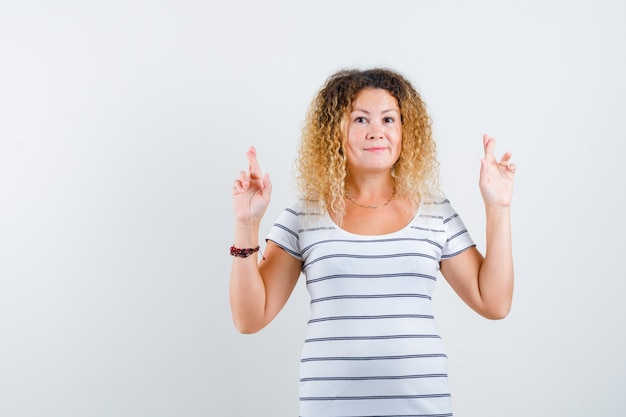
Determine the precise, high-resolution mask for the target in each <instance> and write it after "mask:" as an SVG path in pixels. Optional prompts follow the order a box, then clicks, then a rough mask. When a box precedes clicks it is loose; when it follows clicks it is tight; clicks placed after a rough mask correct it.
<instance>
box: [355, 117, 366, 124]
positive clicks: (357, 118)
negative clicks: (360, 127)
mask: <svg viewBox="0 0 626 417" xmlns="http://www.w3.org/2000/svg"><path fill="white" fill-rule="evenodd" d="M354 122H355V123H366V122H367V120H366V119H365V117H363V116H357V117H355V118H354Z"/></svg>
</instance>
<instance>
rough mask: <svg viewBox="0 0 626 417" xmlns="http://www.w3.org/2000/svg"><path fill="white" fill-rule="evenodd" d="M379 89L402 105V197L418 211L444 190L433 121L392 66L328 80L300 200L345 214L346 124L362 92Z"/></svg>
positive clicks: (308, 129) (314, 108)
mask: <svg viewBox="0 0 626 417" xmlns="http://www.w3.org/2000/svg"><path fill="white" fill-rule="evenodd" d="M378 88H381V89H384V90H386V91H388V92H389V93H390V94H391V95H392V96H394V97H395V98H396V99H397V100H398V106H399V107H400V113H401V121H402V151H401V153H400V158H399V159H398V161H397V162H396V164H395V166H394V168H393V172H392V174H393V176H394V178H395V182H396V183H395V187H396V188H395V190H396V195H397V196H402V197H404V198H406V199H407V200H408V201H409V202H410V203H411V205H412V206H413V208H417V206H418V205H419V202H420V201H421V200H422V199H423V198H424V197H425V196H426V195H427V194H431V193H436V192H438V190H439V163H438V161H437V159H436V145H435V142H434V140H433V138H432V129H431V125H432V121H431V119H430V117H429V116H428V114H427V112H426V105H425V103H424V102H423V101H422V99H421V97H420V95H419V93H418V92H417V91H416V90H415V88H414V87H413V85H412V84H411V83H410V82H409V81H408V80H407V79H406V78H405V77H404V76H403V75H401V74H399V73H398V72H396V71H392V70H390V69H386V68H374V69H368V70H357V69H345V70H341V71H339V72H336V73H335V74H333V75H331V76H330V77H329V78H328V79H327V80H326V82H325V84H324V86H323V87H322V88H321V89H320V90H319V92H318V93H317V95H316V96H315V98H314V99H313V101H312V102H311V105H310V107H309V110H308V112H307V115H306V120H305V124H304V127H303V129H302V137H301V141H300V148H299V151H298V157H297V159H296V172H297V175H296V181H297V186H298V191H299V192H300V197H301V198H303V199H304V200H306V201H309V202H315V203H317V204H319V206H320V208H326V209H328V211H329V213H330V214H331V215H333V216H334V217H336V218H338V219H341V218H342V217H343V214H344V212H345V201H344V198H343V197H344V195H345V185H346V178H347V176H348V171H347V168H346V167H347V165H346V164H347V160H346V155H345V153H344V152H343V146H344V142H345V129H344V126H345V122H346V121H347V117H348V115H349V113H350V111H351V108H352V103H353V102H354V100H355V99H356V97H357V95H358V94H359V92H361V91H362V90H364V89H378Z"/></svg>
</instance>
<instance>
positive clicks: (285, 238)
mask: <svg viewBox="0 0 626 417" xmlns="http://www.w3.org/2000/svg"><path fill="white" fill-rule="evenodd" d="M300 214H301V213H300V210H299V207H298V204H296V203H294V204H292V205H291V206H289V207H287V208H286V209H285V210H283V211H282V213H281V214H280V215H279V216H278V219H276V222H275V223H274V225H273V226H272V228H271V229H270V231H269V233H268V235H267V237H266V240H271V241H272V242H274V243H276V244H277V245H278V246H280V247H281V248H283V249H284V250H285V251H287V252H288V253H289V254H290V255H292V256H293V257H294V258H296V259H298V260H300V261H302V252H301V250H300V237H299V230H300V227H299V224H300Z"/></svg>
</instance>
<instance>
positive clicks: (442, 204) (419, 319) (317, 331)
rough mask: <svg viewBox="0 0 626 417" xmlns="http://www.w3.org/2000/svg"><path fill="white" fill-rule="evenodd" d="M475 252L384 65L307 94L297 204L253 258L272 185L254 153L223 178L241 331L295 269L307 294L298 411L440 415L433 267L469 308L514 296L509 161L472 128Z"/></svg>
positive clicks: (254, 327)
mask: <svg viewBox="0 0 626 417" xmlns="http://www.w3.org/2000/svg"><path fill="white" fill-rule="evenodd" d="M483 144H484V150H485V156H484V158H483V160H482V164H481V169H480V182H479V185H480V190H481V193H482V197H483V200H484V203H485V210H486V216H487V221H486V225H487V239H486V241H487V250H486V256H485V257H483V255H481V253H480V252H479V251H478V250H477V249H476V247H475V245H474V243H473V242H472V240H471V238H470V236H469V234H468V232H467V230H466V229H465V226H464V225H463V223H462V221H461V219H460V218H459V216H458V215H457V214H456V212H455V211H454V209H453V208H452V207H451V205H450V203H449V201H448V200H446V199H445V198H443V197H441V193H440V192H439V191H438V185H437V184H438V172H437V168H438V164H437V161H436V159H435V144H434V142H433V139H432V137H431V121H430V119H429V117H428V115H427V113H426V109H425V105H424V103H423V102H422V100H421V98H420V96H419V94H418V93H417V92H416V90H415V89H414V88H413V86H412V85H411V83H410V82H409V81H407V79H406V78H404V77H403V76H402V75H401V74H398V73H396V72H394V71H391V70H388V69H371V70H366V71H360V70H344V71H339V72H338V73H336V74H334V75H332V76H331V77H330V78H329V79H328V80H327V81H326V83H325V85H324V86H323V87H322V89H321V90H320V91H319V93H318V94H317V96H316V97H315V99H314V100H313V102H312V104H311V107H310V110H309V113H308V115H307V121H306V125H305V127H304V130H303V137H302V142H301V146H300V151H299V157H298V161H297V162H298V185H299V189H300V199H299V200H298V201H297V202H296V203H294V204H293V205H292V206H290V207H288V208H287V209H286V210H285V211H284V212H283V213H282V214H281V215H280V217H279V219H278V220H277V222H276V224H275V225H274V227H273V228H272V229H271V231H270V233H269V235H268V237H267V246H266V249H265V253H264V256H263V257H262V259H261V260H260V261H259V260H258V254H257V253H258V251H259V244H258V231H259V224H260V221H261V218H262V216H263V214H264V212H265V210H266V208H267V206H268V204H269V200H270V194H271V191H272V185H271V182H270V179H269V176H268V174H265V175H263V174H262V172H261V169H260V167H259V164H258V162H257V158H256V151H255V149H254V148H250V150H249V151H248V153H247V157H248V160H249V169H248V171H247V172H241V175H240V177H239V178H238V179H237V180H236V181H235V184H234V186H233V202H234V210H235V239H234V245H233V247H231V255H233V256H234V257H235V258H234V259H233V264H232V271H231V289H230V301H231V309H232V314H233V320H234V323H235V326H236V327H237V329H239V331H241V332H242V333H253V332H256V331H258V330H260V329H262V328H263V327H264V326H265V325H267V324H268V323H269V322H270V321H271V320H272V319H273V318H274V317H275V316H276V315H277V314H278V312H279V311H280V310H281V308H282V307H283V306H284V305H285V303H286V301H287V299H288V298H289V296H290V294H291V292H292V290H293V288H294V286H295V284H296V282H297V280H298V277H299V276H300V273H301V272H302V273H304V275H305V277H306V282H307V289H308V291H309V294H310V296H311V319H310V321H309V323H308V331H307V337H306V340H305V343H304V348H303V352H302V357H301V368H300V369H301V380H300V416H302V417H307V416H315V417H323V416H399V415H402V416H418V415H419V416H439V417H441V416H451V415H452V410H451V404H450V393H449V389H448V383H447V374H446V355H445V353H444V350H443V347H442V344H441V340H440V337H439V335H438V334H437V329H436V326H435V323H434V318H433V314H432V306H431V296H432V293H433V290H434V284H435V279H436V275H437V273H438V272H439V271H440V272H441V274H442V275H443V276H444V277H445V278H446V280H447V281H448V282H449V283H450V285H451V286H452V288H453V289H454V290H455V291H456V293H457V294H458V295H459V296H460V297H461V299H463V301H464V302H465V303H467V305H469V306H470V307H471V308H472V309H474V310H475V311H476V312H478V313H479V314H481V315H483V316H484V317H487V318H490V319H500V318H503V317H505V316H506V315H507V314H508V312H509V309H510V307H511V300H512V293H513V260H512V253H511V252H512V251H511V231H510V204H511V198H512V192H513V177H514V173H515V166H514V165H513V164H511V163H510V162H509V160H510V158H511V154H510V153H506V154H504V156H503V157H502V159H501V160H500V161H499V162H498V161H497V160H496V159H495V157H494V153H493V152H494V146H495V140H494V139H493V138H491V137H489V136H487V135H485V136H484V137H483Z"/></svg>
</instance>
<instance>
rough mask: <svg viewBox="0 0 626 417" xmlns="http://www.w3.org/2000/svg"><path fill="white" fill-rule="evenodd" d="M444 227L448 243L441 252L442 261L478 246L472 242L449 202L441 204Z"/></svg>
mask: <svg viewBox="0 0 626 417" xmlns="http://www.w3.org/2000/svg"><path fill="white" fill-rule="evenodd" d="M440 209H441V210H442V217H443V226H444V230H445V233H446V241H445V244H444V246H443V249H442V251H441V259H448V258H452V257H453V256H456V255H458V254H459V253H461V252H463V251H465V250H467V249H469V248H471V247H474V246H476V244H475V243H474V241H473V240H472V238H471V236H470V234H469V232H468V231H467V228H466V227H465V224H463V220H461V217H460V216H459V214H458V213H457V212H456V211H455V210H454V208H453V207H452V205H451V204H450V201H449V200H447V199H446V200H445V201H443V202H442V203H441V206H440Z"/></svg>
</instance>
